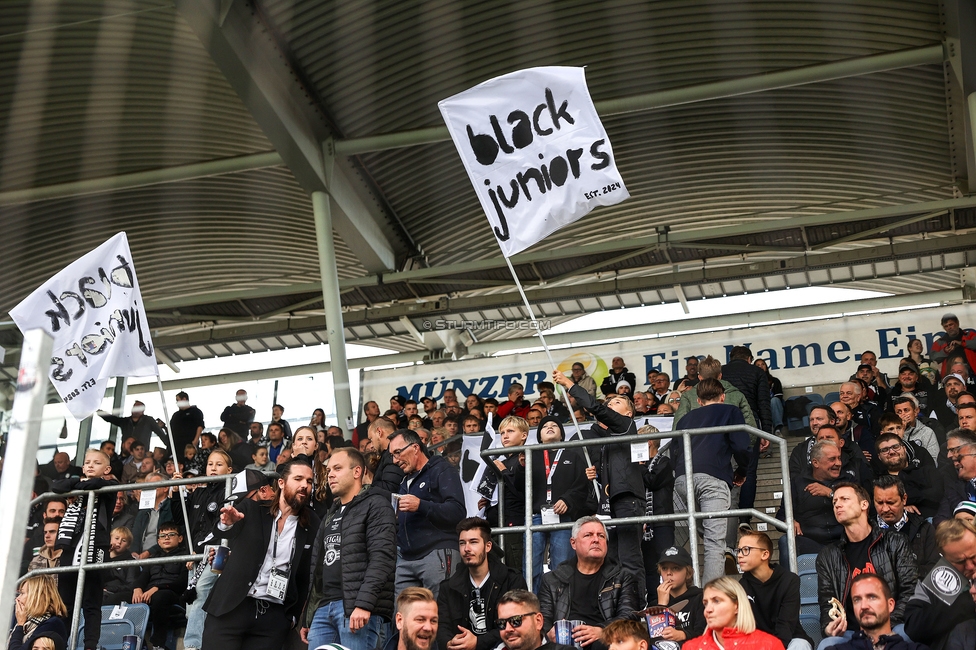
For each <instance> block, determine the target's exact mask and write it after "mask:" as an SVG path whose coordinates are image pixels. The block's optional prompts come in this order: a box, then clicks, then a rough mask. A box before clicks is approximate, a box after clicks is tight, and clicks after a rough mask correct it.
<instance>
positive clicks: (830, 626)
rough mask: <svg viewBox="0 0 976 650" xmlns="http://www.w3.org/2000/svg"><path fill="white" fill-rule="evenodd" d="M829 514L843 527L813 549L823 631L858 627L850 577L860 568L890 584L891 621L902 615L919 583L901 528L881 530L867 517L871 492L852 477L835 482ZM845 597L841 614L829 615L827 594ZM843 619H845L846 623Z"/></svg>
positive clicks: (848, 632) (835, 633) (843, 633)
mask: <svg viewBox="0 0 976 650" xmlns="http://www.w3.org/2000/svg"><path fill="white" fill-rule="evenodd" d="M833 492H834V494H833V503H834V515H835V516H836V517H837V523H839V524H840V525H842V526H843V527H844V535H843V537H841V539H840V541H839V542H835V543H833V544H829V545H827V546H825V547H824V548H823V549H821V551H820V553H819V554H818V555H817V587H818V588H817V591H818V601H819V602H820V625H821V627H822V628H823V630H824V636H825V637H828V636H847V637H848V638H850V636H851V635H853V632H854V631H855V630H857V620H858V619H857V616H856V615H855V612H854V607H853V605H852V603H851V594H850V587H851V580H853V579H854V578H856V577H857V576H859V575H860V574H862V573H876V574H878V575H879V576H881V577H883V578H884V579H885V580H886V581H887V582H888V585H889V586H890V587H891V592H892V594H893V595H894V598H895V609H894V611H892V612H891V622H892V624H893V625H896V624H898V623H901V622H902V620H903V619H904V617H905V606H906V605H907V603H908V599H909V598H911V596H912V593H913V592H914V591H915V585H916V584H917V583H918V567H917V565H916V560H915V553H914V552H912V547H911V545H910V544H909V543H908V540H907V539H906V538H905V536H904V535H902V534H901V533H898V532H895V531H893V530H889V531H888V532H885V533H882V531H881V529H879V528H878V527H877V526H872V525H871V523H870V520H869V519H868V509H869V508H870V504H871V498H870V497H869V496H868V493H867V491H866V490H865V489H864V488H863V487H861V486H860V485H858V484H856V483H851V482H844V483H838V484H837V485H835V486H834V490H833ZM831 598H836V599H837V600H839V601H841V602H842V603H844V608H845V609H846V614H847V616H846V619H845V617H840V618H838V619H836V620H832V619H831V617H830V614H829V612H830V609H831V603H830V599H831ZM845 623H846V625H845Z"/></svg>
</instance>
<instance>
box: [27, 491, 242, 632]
mask: <svg viewBox="0 0 976 650" xmlns="http://www.w3.org/2000/svg"><path fill="white" fill-rule="evenodd" d="M235 476H236V473H235V474H224V475H222V476H200V477H192V478H181V479H170V480H167V481H154V482H152V483H128V484H126V485H109V486H106V487H103V488H98V489H97V490H72V491H71V492H61V493H56V492H45V493H44V494H42V495H40V496H38V497H36V498H35V499H32V500H31V502H30V504H31V506H32V507H33V506H34V505H36V504H38V503H42V502H44V501H47V500H48V499H51V498H54V497H59V498H66V497H76V496H84V495H87V494H115V493H117V492H129V491H142V490H147V489H148V490H157V489H159V488H164V487H178V486H185V485H200V484H201V483H218V482H220V481H224V482H226V488H225V490H224V495H225V496H230V494H231V484H232V481H233V480H234V477H235ZM180 498H182V495H180ZM94 505H95V500H94V499H88V500H87V502H86V503H85V526H84V528H82V530H83V531H84V535H83V536H82V538H81V563H80V564H76V565H71V566H59V567H52V568H50V569H35V570H33V571H29V572H27V573H25V574H24V575H22V576H20V578H18V580H17V584H18V585H19V584H20V583H21V582H23V581H24V580H26V579H27V578H32V577H34V576H40V575H50V574H59V573H77V574H78V582H77V584H76V585H75V601H74V605H73V607H72V610H71V631H70V632H71V633H70V635H69V638H68V646H67V647H68V648H76V647H77V643H78V626H79V625H80V623H81V601H82V596H83V593H84V589H85V573H86V572H87V571H100V570H103V569H114V568H116V567H128V566H140V567H142V566H152V565H156V564H169V563H170V562H196V561H199V560H202V559H203V557H204V556H203V554H200V553H196V554H194V553H190V554H188V555H178V556H173V557H166V558H147V559H144V560H135V559H133V560H122V561H119V562H102V563H98V564H89V563H88V552H89V550H90V548H91V543H92V540H93V539H94V534H93V531H92V523H93V519H94V515H95V510H94ZM190 535H191V531H189V530H188V531H186V542H187V544H188V546H189V547H190V550H191V551H192V550H193V540H192V538H191V536H190ZM62 556H64V554H62ZM91 566H95V567H98V568H95V569H88V568H87V567H91ZM91 624H92V622H91V621H88V625H91ZM97 624H98V625H101V619H99V620H98V621H97Z"/></svg>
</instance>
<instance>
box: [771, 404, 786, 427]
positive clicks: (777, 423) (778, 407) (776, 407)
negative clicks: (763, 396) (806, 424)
mask: <svg viewBox="0 0 976 650" xmlns="http://www.w3.org/2000/svg"><path fill="white" fill-rule="evenodd" d="M769 408H770V410H771V411H772V412H773V431H775V430H776V427H781V426H783V424H785V423H784V422H783V398H782V397H772V398H770V400H769Z"/></svg>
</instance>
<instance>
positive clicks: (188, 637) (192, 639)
mask: <svg viewBox="0 0 976 650" xmlns="http://www.w3.org/2000/svg"><path fill="white" fill-rule="evenodd" d="M219 577H220V575H219V574H216V573H214V572H213V571H211V570H210V563H209V562H208V563H207V568H206V569H204V570H203V573H202V574H200V579H199V580H197V587H196V589H197V597H196V599H195V600H194V601H193V602H192V603H190V604H189V605H187V606H186V632H185V633H184V634H183V647H184V648H200V647H202V646H203V625H204V623H206V622H207V612H205V611H203V604H204V603H205V602H207V596H209V595H210V590H211V589H213V586H214V583H215V582H217V578H219Z"/></svg>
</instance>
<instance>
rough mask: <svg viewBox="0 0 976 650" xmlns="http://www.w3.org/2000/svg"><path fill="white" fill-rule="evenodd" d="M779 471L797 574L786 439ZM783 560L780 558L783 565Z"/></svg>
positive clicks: (792, 566)
mask: <svg viewBox="0 0 976 650" xmlns="http://www.w3.org/2000/svg"><path fill="white" fill-rule="evenodd" d="M779 470H780V474H782V475H783V479H782V480H783V486H782V487H783V514H784V515H785V516H786V531H785V534H786V547H787V549H788V552H789V554H790V571H792V572H793V573H797V572H798V571H797V557H796V526H795V525H794V524H793V490H792V484H791V482H790V461H789V458H788V457H787V454H786V437H785V436H784V437H783V439H782V441H781V442H780V443H779ZM782 561H783V559H782V558H780V562H781V563H782Z"/></svg>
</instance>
